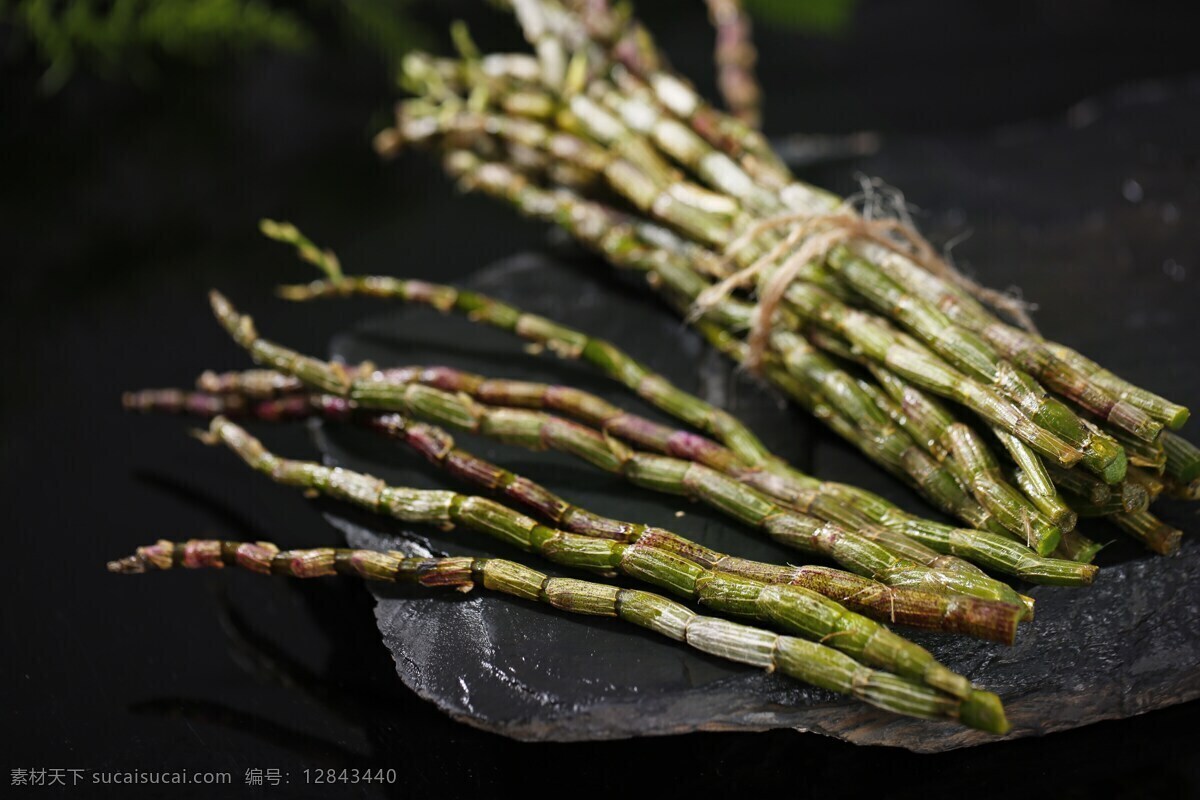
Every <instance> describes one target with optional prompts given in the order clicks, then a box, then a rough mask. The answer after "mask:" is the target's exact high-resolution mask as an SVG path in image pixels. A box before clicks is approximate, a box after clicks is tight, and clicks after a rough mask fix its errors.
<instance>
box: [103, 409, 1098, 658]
mask: <svg viewBox="0 0 1200 800" xmlns="http://www.w3.org/2000/svg"><path fill="white" fill-rule="evenodd" d="M125 407H126V408H128V409H131V410H137V411H142V412H166V413H189V414H193V415H197V416H202V417H206V418H209V419H211V418H212V417H214V416H217V415H222V416H226V415H228V416H239V417H244V418H250V419H254V420H264V421H270V422H277V421H283V420H291V419H305V418H308V417H312V416H318V417H320V418H321V419H325V420H329V421H334V422H341V421H354V422H357V423H359V424H361V425H363V426H364V427H367V428H370V429H372V430H375V431H376V432H378V433H380V434H382V435H384V436H387V437H388V438H390V439H393V440H395V441H397V442H399V443H401V444H403V445H405V446H407V447H409V448H411V449H412V450H414V451H416V452H417V453H419V454H420V455H422V456H424V457H425V458H427V459H428V460H429V461H430V462H432V463H433V464H435V465H436V466H438V467H439V468H441V469H443V470H445V471H446V472H447V473H448V474H450V475H451V476H453V477H456V478H459V479H461V480H463V481H465V482H466V483H467V484H469V485H472V486H475V487H478V488H480V489H482V490H484V491H486V492H489V493H498V494H500V495H503V496H504V497H505V498H507V499H508V500H510V501H512V502H514V503H516V504H518V505H520V506H522V507H524V508H525V509H527V510H528V511H529V512H530V513H533V514H535V515H537V516H538V517H540V518H541V519H543V520H545V521H547V522H549V523H551V524H553V525H555V526H556V527H558V528H561V529H562V530H566V531H569V532H571V533H578V534H581V535H584V536H595V537H598V538H602V539H613V540H616V541H620V542H625V543H626V544H634V543H640V544H641V545H642V546H655V547H659V548H665V549H666V550H667V551H668V552H669V553H672V554H674V555H676V556H679V557H682V558H685V559H687V560H688V561H691V562H692V563H694V564H697V565H699V566H701V567H703V568H705V569H713V570H716V571H719V572H725V573H728V574H731V575H737V576H740V577H743V578H748V579H751V580H755V581H759V582H762V583H777V584H790V585H795V586H800V587H802V588H805V589H808V590H810V591H814V592H817V593H818V594H821V595H824V596H825V597H828V598H831V599H833V600H836V601H837V602H839V603H841V604H843V605H845V606H846V607H847V608H850V609H851V610H853V611H856V612H858V613H860V614H864V615H866V616H868V617H871V618H872V619H877V620H881V621H890V622H893V623H897V624H901V625H909V626H913V627H920V628H929V629H935V630H941V631H945V632H949V633H961V634H966V635H969V636H978V637H980V638H985V639H990V640H994V641H1002V642H1009V643H1011V642H1012V641H1013V637H1014V636H1015V634H1016V626H1017V623H1018V621H1019V619H1018V617H1020V616H1021V613H1022V612H1021V610H1020V609H1018V608H1017V607H1015V606H1012V605H1009V604H1007V603H1002V604H996V603H994V602H992V601H987V600H979V599H977V598H973V597H961V596H948V595H944V594H934V593H931V592H922V591H918V590H916V589H907V588H896V587H890V586H885V585H884V584H881V583H879V582H877V581H874V580H871V579H870V578H865V577H862V576H860V575H855V574H853V573H850V572H843V571H841V570H837V569H831V568H829V567H818V566H786V567H785V566H779V565H776V564H767V563H763V562H758V561H750V560H747V559H743V558H736V557H733V556H728V555H725V554H723V553H719V552H717V551H715V550H712V549H710V548H707V547H704V546H703V545H700V544H697V543H696V542H693V541H689V540H688V539H685V538H683V537H682V536H679V535H677V534H675V533H672V532H670V531H667V530H664V529H661V528H653V527H649V526H646V525H641V524H638V523H633V522H626V521H622V520H617V519H611V518H608V517H602V516H600V515H598V514H594V513H592V512H590V511H588V510H586V509H583V508H581V507H579V506H576V505H573V504H571V503H569V502H568V501H566V500H564V499H563V498H562V497H559V496H558V495H555V494H553V493H552V492H550V491H549V490H548V489H547V488H546V487H544V486H542V485H540V484H538V483H535V482H533V481H531V480H529V479H528V478H525V477H522V476H520V475H516V474H514V473H512V472H509V471H507V470H505V469H503V468H502V467H499V466H497V465H496V464H492V463H490V462H488V461H485V460H484V459H481V458H479V457H478V456H475V455H473V454H471V453H469V452H467V451H465V450H462V449H460V448H458V447H456V446H455V442H454V439H453V438H452V437H451V436H450V434H449V433H447V432H446V431H444V430H442V429H441V428H438V427H436V426H433V425H427V424H424V423H419V422H412V421H410V420H408V419H407V418H405V417H403V416H401V415H399V414H376V413H368V412H362V411H358V410H356V409H355V408H354V404H353V403H352V402H350V401H348V400H345V399H343V398H339V397H334V396H332V395H306V394H302V393H301V394H294V395H287V396H283V397H275V398H269V399H266V400H255V399H253V398H249V397H245V396H242V395H230V394H221V395H214V394H204V393H197V392H183V391H180V390H175V389H150V390H143V391H140V392H133V393H128V394H126V396H125ZM1089 577H1090V576H1089ZM1030 611H1032V606H1030Z"/></svg>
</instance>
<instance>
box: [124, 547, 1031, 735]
mask: <svg viewBox="0 0 1200 800" xmlns="http://www.w3.org/2000/svg"><path fill="white" fill-rule="evenodd" d="M225 566H230V567H237V568H240V569H244V570H248V571H250V572H256V573H259V574H264V575H285V576H289V577H293V578H317V577H324V576H331V575H346V576H352V577H357V578H361V579H363V580H369V581H383V582H387V583H398V584H406V585H412V586H418V587H422V588H430V589H456V590H458V591H460V592H467V591H470V590H472V589H473V588H475V587H476V586H479V587H482V588H485V589H488V590H490V591H495V592H499V593H501V594H507V595H511V596H513V597H517V598H520V599H522V600H527V601H530V602H535V603H545V604H547V605H550V606H553V607H554V608H557V609H558V610H560V611H565V612H568V613H573V614H586V615H591V616H605V617H618V618H620V619H622V620H625V621H626V622H630V623H632V624H634V625H637V626H638V627H641V628H646V629H648V630H651V631H654V632H655V633H659V634H662V635H663V636H666V637H667V638H670V639H674V640H675V641H678V642H683V643H685V644H687V645H688V646H690V647H693V648H695V649H697V650H700V651H701V652H704V653H708V654H710V655H715V656H718V657H720V658H725V659H728V660H730V661H734V662H737V663H741V664H748V665H750V666H754V667H759V668H761V669H766V670H778V671H779V672H781V673H782V674H784V675H787V676H788V677H790V678H794V679H796V680H799V681H802V682H804V683H808V684H811V685H813V686H818V687H821V688H824V689H829V690H830V691H834V692H838V693H840V694H846V695H850V696H852V697H856V698H858V699H859V700H862V701H863V702H866V703H869V704H871V705H874V706H877V707H879V708H882V709H885V710H887V711H891V712H894V713H897V714H904V715H907V716H915V717H924V718H929V719H952V720H957V721H958V722H960V723H962V724H963V725H966V726H968V727H972V728H977V729H979V730H984V731H987V732H990V733H997V734H1003V733H1006V732H1007V731H1008V722H1007V720H1006V719H1005V717H1004V709H1003V707H1002V706H1001V704H1000V700H999V698H997V697H996V696H995V695H994V694H991V693H990V692H982V691H978V690H976V691H974V692H972V693H971V694H970V695H969V696H968V697H967V698H965V699H963V698H957V697H952V696H950V695H947V694H944V693H942V692H940V691H938V690H936V689H932V688H929V687H925V686H921V685H918V684H914V683H912V682H911V681H908V680H905V679H903V678H900V677H897V676H895V675H892V674H889V673H887V672H882V671H880V670H875V669H871V668H869V667H866V666H863V665H862V664H860V663H858V662H857V661H855V660H854V659H853V658H851V657H850V656H848V655H845V654H844V653H841V652H838V651H837V650H834V649H833V648H831V647H827V646H825V645H823V644H820V643H817V642H812V641H806V640H804V639H799V638H796V637H793V636H780V635H778V634H776V633H773V632H771V631H767V630H763V629H761V628H753V627H750V626H749V625H744V624H740V623H737V622H730V621H727V620H723V619H718V618H716V617H706V616H702V615H700V614H697V613H695V612H694V611H692V610H691V609H689V608H688V607H687V606H684V605H681V604H680V603H677V602H675V601H674V600H668V599H667V598H665V597H662V596H660V595H656V594H653V593H651V592H646V591H642V590H638V589H620V588H617V587H615V586H608V585H606V584H603V583H595V582H592V581H582V580H577V579H575V578H556V577H551V576H548V575H545V574H543V573H541V572H537V571H536V570H533V569H530V568H529V567H526V566H523V565H521V564H518V563H516V562H513V561H507V560H504V559H498V558H455V557H450V558H411V557H406V556H403V555H402V554H400V553H384V552H378V551H375V550H351V549H346V548H337V547H321V548H315V549H309V550H280V549H279V548H278V547H277V546H276V545H274V544H271V543H270V542H233V541H219V540H215V539H208V540H203V539H193V540H191V541H187V542H178V543H176V542H169V541H165V540H160V541H159V542H157V543H156V544H153V545H149V546H146V547H139V548H138V549H137V552H136V554H135V555H132V556H129V557H126V558H123V559H120V560H117V561H111V562H109V564H108V569H109V570H110V571H112V572H117V573H126V574H128V573H140V572H147V571H151V570H169V569H172V568H177V567H183V568H186V569H212V568H221V567H225Z"/></svg>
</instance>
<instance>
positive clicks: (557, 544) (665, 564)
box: [206, 417, 978, 697]
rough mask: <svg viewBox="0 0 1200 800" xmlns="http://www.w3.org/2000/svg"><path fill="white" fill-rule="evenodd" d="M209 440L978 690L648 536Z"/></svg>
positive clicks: (390, 506) (294, 475)
mask: <svg viewBox="0 0 1200 800" xmlns="http://www.w3.org/2000/svg"><path fill="white" fill-rule="evenodd" d="M206 438H207V440H208V441H209V442H211V443H214V444H215V443H222V444H225V445H226V446H228V447H229V448H230V449H231V450H233V451H234V452H235V453H236V454H237V455H238V456H239V457H241V459H242V460H243V461H244V462H245V463H246V464H247V465H249V466H250V467H252V468H254V469H255V470H257V471H259V472H261V473H263V474H265V475H267V476H268V477H269V478H271V479H272V480H273V481H275V482H276V483H281V484H284V485H287V486H295V487H299V488H302V489H305V490H311V491H317V492H319V493H321V494H323V495H325V496H328V497H331V498H333V499H336V500H342V501H345V502H349V503H352V504H354V505H357V506H360V507H362V508H366V509H368V510H370V511H373V512H375V513H379V514H383V515H385V516H389V517H393V518H395V519H399V520H401V521H404V522H410V523H420V524H432V525H441V526H446V525H461V526H462V527H464V528H467V529H468V530H473V531H476V532H479V533H483V534H486V535H488V536H492V537H493V538H496V539H498V540H500V541H502V542H505V543H508V544H510V545H512V546H514V547H517V548H519V549H521V550H526V551H531V552H536V553H539V554H541V555H543V556H545V557H546V558H547V559H548V560H550V561H553V562H554V563H556V564H562V565H564V566H568V567H572V568H575V569H583V570H591V571H595V572H600V573H609V572H614V571H616V572H620V573H622V574H625V575H628V576H630V577H633V578H635V579H638V580H643V581H646V582H647V583H650V584H652V585H654V586H657V587H659V588H662V589H666V590H667V591H670V592H673V593H675V594H679V595H681V596H683V597H687V598H690V599H696V600H698V601H699V602H701V603H703V604H705V605H708V606H710V607H712V608H713V609H714V610H718V611H721V612H723V613H728V614H733V615H735V616H744V617H749V618H751V619H762V620H768V621H770V622H772V623H774V624H777V625H780V626H781V627H784V628H785V629H786V630H788V631H789V632H792V633H797V634H800V635H803V636H806V637H809V638H811V639H815V640H818V641H828V642H830V643H831V646H833V647H835V648H836V649H838V650H841V651H843V652H845V653H847V654H849V655H851V656H853V657H854V658H857V659H860V660H862V661H864V662H866V663H871V664H874V665H876V666H879V667H881V668H885V669H888V670H890V671H893V672H895V673H897V674H899V675H903V676H904V677H907V678H910V679H912V680H916V681H920V682H923V683H925V684H926V685H929V686H931V687H934V688H937V689H940V690H942V691H945V692H949V693H951V694H954V695H955V696H956V697H969V696H972V695H974V694H975V693H976V692H978V690H976V689H974V688H973V687H971V686H970V684H969V682H967V681H966V679H965V678H963V677H962V676H960V675H956V674H955V673H953V672H951V671H950V670H949V669H947V668H946V667H944V666H942V665H941V664H939V663H938V662H937V660H936V659H934V658H933V656H932V655H930V654H929V653H928V651H926V650H924V649H923V648H921V647H919V646H917V645H915V644H913V643H912V642H909V641H907V640H905V639H903V638H901V637H899V636H897V635H896V634H894V633H892V632H891V631H889V630H888V629H887V628H886V627H884V626H883V625H881V624H880V623H878V622H875V621H873V620H870V619H867V618H866V617H863V616H861V615H859V614H855V613H853V612H851V611H848V610H847V609H846V608H844V607H843V606H841V605H839V604H838V603H836V602H834V601H832V600H830V599H828V598H826V597H823V596H821V595H819V594H816V593H815V592H810V591H808V590H806V589H802V588H800V587H798V586H790V585H765V584H763V583H761V582H758V581H754V580H749V579H745V578H740V577H738V576H734V575H729V574H726V573H719V572H715V571H712V570H707V569H704V568H703V567H700V566H698V565H697V564H694V563H692V562H690V561H687V560H686V559H684V558H681V557H679V556H676V555H673V554H671V553H670V552H668V551H666V550H665V549H663V548H659V547H656V546H653V545H652V544H651V543H648V542H634V543H633V544H626V543H625V542H621V541H616V540H611V539H601V538H597V537H594V536H580V535H578V534H573V533H567V532H565V531H561V530H557V529H555V528H549V527H546V526H545V525H541V524H539V523H538V522H536V521H535V520H533V519H531V518H529V517H527V516H525V515H523V514H520V513H518V512H516V511H513V510H512V509H510V508H508V507H506V506H503V505H501V504H499V503H497V502H495V501H492V500H488V499H486V498H483V497H474V496H469V495H462V494H458V493H456V492H449V491H441V490H431V489H409V488H405V487H396V486H388V485H387V484H385V483H384V482H383V481H381V480H379V479H378V478H374V477H372V476H370V475H364V474H362V473H358V472H352V471H350V470H346V469H341V468H336V467H326V466H323V465H321V464H317V463H314V462H310V461H294V460H291V459H286V458H280V457H279V456H276V455H274V454H273V453H271V452H269V451H268V450H267V449H266V448H264V447H263V445H262V443H261V442H259V441H258V440H257V439H255V438H254V437H253V436H251V435H250V434H249V433H247V432H246V431H245V430H244V429H243V428H241V427H239V426H237V425H235V424H234V423H232V422H230V421H229V420H227V419H224V418H222V417H216V418H214V419H213V421H212V423H211V425H210V427H209V433H208V435H207V437H206Z"/></svg>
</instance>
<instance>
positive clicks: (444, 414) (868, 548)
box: [212, 292, 1082, 603]
mask: <svg viewBox="0 0 1200 800" xmlns="http://www.w3.org/2000/svg"><path fill="white" fill-rule="evenodd" d="M212 304H213V309H214V312H215V313H216V315H217V317H218V319H219V320H220V321H221V323H222V325H224V327H225V328H226V330H227V331H228V332H229V333H230V334H231V336H232V337H233V338H234V339H235V341H237V342H238V343H239V344H240V345H241V346H242V347H244V348H246V349H247V350H248V351H249V353H250V354H251V356H252V357H253V358H254V359H255V361H257V362H258V363H260V364H263V365H265V366H269V367H273V368H276V369H279V370H281V371H283V372H286V373H289V374H292V375H294V376H296V377H297V378H299V379H300V380H301V381H302V382H304V383H305V384H306V385H308V386H311V387H312V388H314V389H317V390H320V391H323V392H328V393H331V394H334V395H338V396H341V397H346V398H348V399H351V400H353V401H354V402H355V403H356V404H358V405H359V406H361V407H366V408H374V409H378V410H384V411H400V412H403V413H405V414H410V415H413V416H416V417H419V418H421V419H424V420H427V421H433V422H435V423H438V424H442V425H447V426H449V427H451V428H454V429H456V430H461V431H466V432H470V433H478V434H482V435H485V436H490V437H494V438H498V439H500V440H503V441H507V442H511V443H514V444H518V445H522V446H527V447H534V448H544V447H552V448H554V449H557V450H561V451H562V452H565V453H568V454H570V455H572V456H575V457H578V458H580V459H582V460H584V461H586V462H587V463H589V464H591V465H593V466H595V467H598V468H599V469H602V470H604V471H606V472H611V473H614V474H617V475H620V476H622V477H625V478H626V479H628V480H630V481H631V482H632V483H634V484H636V485H639V486H643V487H646V488H649V489H653V490H655V491H660V492H666V493H671V494H684V495H689V496H691V497H693V498H695V499H698V500H701V501H703V502H705V503H706V504H708V505H710V506H711V507H713V508H714V509H716V510H718V511H720V512H722V513H725V514H726V515H728V516H731V517H733V518H734V519H735V520H738V521H740V522H743V523H746V524H748V525H750V526H752V527H755V528H759V529H761V530H763V531H764V532H766V533H767V534H768V535H769V536H771V537H772V538H773V539H775V540H776V541H779V542H781V543H782V544H784V545H786V546H790V547H795V548H799V549H802V550H806V551H809V552H815V553H819V554H821V555H824V556H826V557H829V558H831V559H833V560H835V561H837V562H838V563H840V564H841V565H842V566H844V567H846V568H847V569H849V570H851V571H853V572H857V573H859V574H861V575H864V576H867V577H873V578H875V579H877V580H880V581H882V582H884V583H886V584H888V585H892V586H914V587H921V588H924V589H927V590H929V591H949V592H952V593H957V594H963V595H967V596H972V597H979V598H983V599H991V600H1000V601H1005V602H1012V603H1017V602H1020V598H1019V596H1018V595H1017V594H1016V593H1015V592H1014V591H1013V590H1012V589H1011V588H1009V587H1007V586H1006V585H1004V584H1002V583H1000V582H999V581H996V580H994V579H991V578H988V577H987V576H986V575H984V574H983V573H982V572H980V571H978V570H974V569H970V568H964V567H965V566H966V565H963V564H960V562H958V560H957V559H952V560H951V561H950V563H949V564H948V565H947V564H945V563H942V564H938V565H937V567H923V566H921V565H920V564H919V563H918V562H917V561H914V560H912V556H913V555H914V553H915V555H916V557H917V558H918V559H921V558H922V554H923V553H928V552H929V549H928V548H926V547H923V546H920V545H919V543H917V542H914V541H912V540H911V539H910V538H909V537H907V536H905V535H903V534H900V533H898V532H896V531H887V532H886V533H885V531H886V529H881V528H875V527H874V526H869V525H865V524H864V525H860V526H858V527H855V528H851V527H845V526H842V525H838V524H835V523H833V522H830V521H829V520H828V519H825V518H822V517H820V516H816V515H814V514H812V513H808V512H809V511H811V510H812V509H811V508H809V509H808V510H806V511H801V510H799V509H798V508H796V507H794V506H793V505H788V504H786V503H783V502H780V501H778V500H777V499H775V498H773V497H772V496H771V495H769V494H767V493H765V492H763V491H760V490H759V489H757V488H755V487H753V486H752V485H750V484H748V483H747V482H745V481H744V480H740V479H739V477H733V476H730V475H728V474H726V473H723V472H720V471H718V470H716V469H713V468H711V467H709V466H706V465H705V464H703V463H701V462H700V461H698V460H689V459H686V458H675V457H671V456H663V455H653V454H650V453H646V452H643V451H639V450H636V449H634V448H632V447H630V446H627V445H625V444H623V443H622V442H620V441H619V440H617V439H616V438H615V437H612V436H605V435H604V434H603V433H601V432H599V431H597V430H595V429H593V428H588V427H585V426H583V425H581V424H578V423H571V422H568V421H566V420H564V419H562V418H559V417H555V416H553V415H550V414H547V413H544V412H535V411H530V410H526V409H515V408H511V407H504V406H489V405H484V404H482V403H479V402H476V401H474V400H473V399H472V398H471V397H469V396H468V395H466V394H465V393H464V392H463V391H462V390H463V389H464V388H466V387H468V386H469V385H470V382H469V381H458V382H457V383H454V384H452V385H453V388H455V389H457V390H458V391H456V392H447V391H442V390H441V389H437V388H434V387H433V386H429V385H426V384H422V383H418V382H412V381H411V380H404V378H405V376H404V375H398V374H396V373H393V374H392V375H390V376H388V375H384V374H378V375H377V374H371V375H369V376H367V377H358V376H357V375H356V374H355V373H356V372H357V371H356V370H348V369H347V368H346V367H344V366H342V365H339V364H334V363H329V362H324V361H321V360H319V359H316V358H312V357H309V356H304V355H301V354H299V353H296V352H295V351H292V350H290V349H288V348H286V347H283V346H281V345H278V344H276V343H274V342H270V341H267V340H265V339H263V338H262V337H260V336H259V335H258V332H257V330H256V329H255V326H254V324H253V321H252V320H250V318H248V317H246V316H243V315H241V314H238V313H237V311H236V310H234V308H233V307H232V306H231V305H230V304H229V302H228V301H227V300H226V299H225V298H224V297H222V296H221V295H220V294H219V293H216V292H214V293H212ZM443 375H446V373H443ZM499 388H500V389H501V399H507V398H508V397H509V396H510V395H512V394H523V395H524V396H525V397H527V398H528V397H531V396H536V394H537V392H539V391H543V390H542V389H540V388H539V387H536V386H534V387H526V388H532V391H524V392H521V391H520V389H521V388H522V387H520V386H519V385H514V384H512V383H509V384H507V385H502V386H500V387H499ZM513 389H516V390H518V391H516V392H514V391H510V390H513ZM586 400H587V398H586V396H584V397H580V396H578V395H576V396H574V397H573V398H571V401H569V402H567V403H565V404H564V405H566V406H567V407H571V408H574V407H576V406H578V405H579V403H578V402H577V401H583V402H586ZM574 413H575V414H576V415H578V414H579V412H578V411H575V412H574ZM599 413H600V416H611V414H610V413H606V412H605V411H604V410H601V411H600V412H599ZM633 427H637V425H636V421H634V426H633ZM673 436H674V434H672V433H667V434H666V438H667V439H668V440H669V439H670V438H672V437H673ZM649 438H650V439H651V440H657V441H660V442H661V441H662V440H663V436H662V435H657V436H655V435H651V436H650V437H649ZM693 444H694V442H693ZM690 449H695V448H694V447H693V448H689V450H690ZM823 507H827V505H823ZM826 516H827V517H828V516H832V514H830V513H827V514H826ZM876 540H878V541H876ZM946 566H949V567H950V568H945V567H946ZM1031 572H1032V573H1034V574H1039V575H1045V576H1047V577H1048V578H1049V579H1050V580H1055V579H1057V580H1058V581H1060V582H1075V583H1079V582H1082V581H1081V574H1080V570H1079V566H1078V565H1076V564H1071V563H1067V562H1063V561H1059V560H1054V559H1041V560H1039V561H1038V562H1037V565H1036V566H1034V567H1032V568H1031Z"/></svg>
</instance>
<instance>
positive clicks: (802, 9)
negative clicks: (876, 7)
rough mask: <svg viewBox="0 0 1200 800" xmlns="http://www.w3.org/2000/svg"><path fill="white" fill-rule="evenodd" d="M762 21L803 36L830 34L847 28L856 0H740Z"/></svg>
mask: <svg viewBox="0 0 1200 800" xmlns="http://www.w3.org/2000/svg"><path fill="white" fill-rule="evenodd" d="M743 2H744V5H745V7H746V10H747V11H749V12H750V14H751V16H753V17H754V18H755V19H757V20H760V21H761V22H765V23H770V24H772V25H782V26H784V27H787V28H792V29H794V30H797V31H801V32H804V33H817V34H823V35H826V36H828V35H833V34H839V33H842V32H844V31H845V30H846V29H847V28H849V27H850V22H851V20H852V18H853V16H854V5H855V2H856V0H743Z"/></svg>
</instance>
